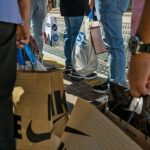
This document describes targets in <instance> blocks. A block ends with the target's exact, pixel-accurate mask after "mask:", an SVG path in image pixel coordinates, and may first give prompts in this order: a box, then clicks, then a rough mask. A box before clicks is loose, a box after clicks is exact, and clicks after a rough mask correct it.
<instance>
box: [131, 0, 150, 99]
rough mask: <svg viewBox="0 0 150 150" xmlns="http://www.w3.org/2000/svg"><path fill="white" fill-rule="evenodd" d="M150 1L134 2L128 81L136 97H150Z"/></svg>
mask: <svg viewBox="0 0 150 150" xmlns="http://www.w3.org/2000/svg"><path fill="white" fill-rule="evenodd" d="M149 14H150V1H149V0H143V1H141V0H133V8H132V22H131V38H130V40H129V49H130V51H131V60H130V65H129V71H128V79H129V84H130V89H131V94H132V95H133V96H134V97H141V96H144V95H150V17H149Z"/></svg>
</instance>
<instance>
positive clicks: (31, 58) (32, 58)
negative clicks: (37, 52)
mask: <svg viewBox="0 0 150 150" xmlns="http://www.w3.org/2000/svg"><path fill="white" fill-rule="evenodd" d="M24 49H25V52H26V54H27V56H28V57H29V60H30V62H31V63H32V64H34V65H36V64H37V61H36V58H35V56H34V54H33V52H32V50H31V48H30V46H29V45H24Z"/></svg>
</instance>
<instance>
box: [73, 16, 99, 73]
mask: <svg viewBox="0 0 150 150" xmlns="http://www.w3.org/2000/svg"><path fill="white" fill-rule="evenodd" d="M90 28H91V23H90V21H89V18H88V17H86V18H85V19H84V20H83V23H82V25H81V28H80V31H79V34H78V36H77V39H76V41H75V44H74V47H73V50H72V66H73V68H74V69H75V70H76V72H77V73H78V74H80V75H82V76H86V75H89V74H91V73H93V72H94V71H96V70H97V66H98V59H97V55H96V54H95V50H94V47H93V45H92V39H91V34H90Z"/></svg>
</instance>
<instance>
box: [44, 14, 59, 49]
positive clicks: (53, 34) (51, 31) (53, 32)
mask: <svg viewBox="0 0 150 150" xmlns="http://www.w3.org/2000/svg"><path fill="white" fill-rule="evenodd" d="M43 34H44V41H45V44H47V45H49V46H52V47H55V46H59V42H60V39H59V30H58V25H57V18H56V17H53V16H51V15H47V16H46V17H45V21H44V24H43Z"/></svg>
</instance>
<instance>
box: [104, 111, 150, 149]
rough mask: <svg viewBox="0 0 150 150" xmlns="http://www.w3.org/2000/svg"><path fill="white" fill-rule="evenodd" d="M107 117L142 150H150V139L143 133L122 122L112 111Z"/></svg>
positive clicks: (108, 112)
mask: <svg viewBox="0 0 150 150" xmlns="http://www.w3.org/2000/svg"><path fill="white" fill-rule="evenodd" d="M106 116H107V117H108V118H109V119H110V120H112V121H113V122H114V123H115V124H116V125H117V126H118V127H120V128H121V129H122V130H123V131H124V132H125V133H126V134H128V135H129V136H130V137H131V138H132V139H133V140H134V141H135V142H136V143H138V144H139V145H140V146H141V147H142V149H144V150H150V137H146V136H145V135H144V134H143V133H142V132H140V131H139V130H137V129H136V128H134V127H133V126H131V125H130V124H128V125H127V122H126V121H124V120H121V119H120V118H119V117H118V116H116V115H115V114H113V113H112V112H110V111H107V112H106Z"/></svg>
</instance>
